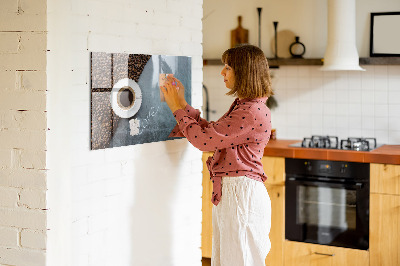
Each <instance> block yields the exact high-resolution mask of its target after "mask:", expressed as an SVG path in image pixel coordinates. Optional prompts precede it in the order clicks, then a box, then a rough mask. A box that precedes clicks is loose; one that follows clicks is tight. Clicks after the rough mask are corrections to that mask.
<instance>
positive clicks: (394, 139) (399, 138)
mask: <svg viewBox="0 0 400 266" xmlns="http://www.w3.org/2000/svg"><path fill="white" fill-rule="evenodd" d="M387 143H394V144H395V143H397V144H398V143H400V130H399V131H393V130H390V131H389V140H388V142H387Z"/></svg>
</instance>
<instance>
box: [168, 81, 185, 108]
mask: <svg viewBox="0 0 400 266" xmlns="http://www.w3.org/2000/svg"><path fill="white" fill-rule="evenodd" d="M171 79H172V80H173V81H175V83H176V84H177V86H178V88H179V89H178V97H179V103H180V105H181V106H182V107H183V108H185V107H186V105H187V102H186V100H185V87H184V86H183V84H182V82H181V81H180V80H179V79H177V78H175V77H171Z"/></svg>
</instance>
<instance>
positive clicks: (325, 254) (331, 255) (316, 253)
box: [314, 252, 335, 257]
mask: <svg viewBox="0 0 400 266" xmlns="http://www.w3.org/2000/svg"><path fill="white" fill-rule="evenodd" d="M314 254H315V255H323V256H330V257H333V256H335V254H328V253H320V252H314Z"/></svg>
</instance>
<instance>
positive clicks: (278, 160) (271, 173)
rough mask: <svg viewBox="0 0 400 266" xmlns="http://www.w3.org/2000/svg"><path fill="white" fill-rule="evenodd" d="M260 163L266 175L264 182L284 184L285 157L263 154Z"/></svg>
mask: <svg viewBox="0 0 400 266" xmlns="http://www.w3.org/2000/svg"><path fill="white" fill-rule="evenodd" d="M261 163H262V164H263V168H264V172H265V174H266V175H267V176H268V178H267V181H265V183H266V184H271V185H284V184H285V158H283V157H270V156H264V157H263V158H262V159H261Z"/></svg>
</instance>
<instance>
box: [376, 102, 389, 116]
mask: <svg viewBox="0 0 400 266" xmlns="http://www.w3.org/2000/svg"><path fill="white" fill-rule="evenodd" d="M374 108H375V117H388V115H389V108H388V105H387V104H375V107H374Z"/></svg>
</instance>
